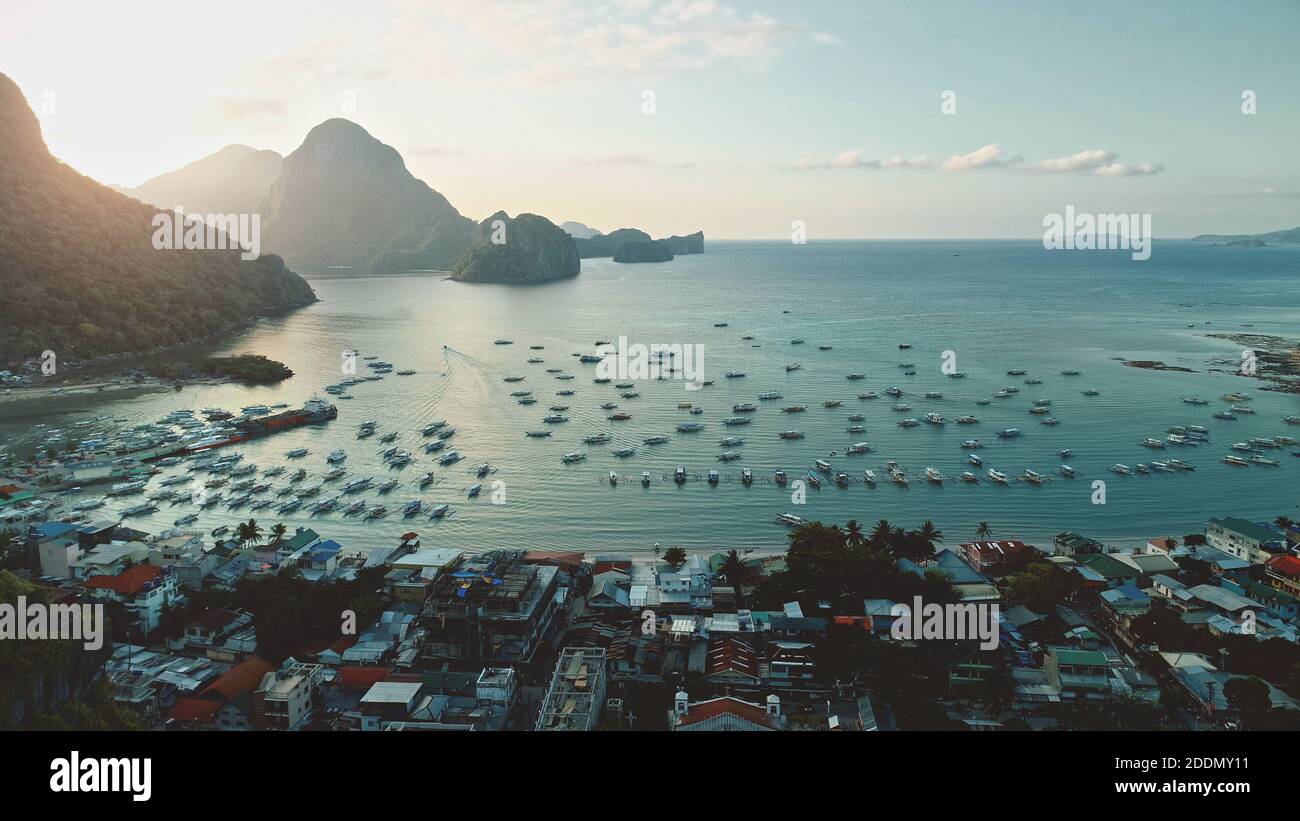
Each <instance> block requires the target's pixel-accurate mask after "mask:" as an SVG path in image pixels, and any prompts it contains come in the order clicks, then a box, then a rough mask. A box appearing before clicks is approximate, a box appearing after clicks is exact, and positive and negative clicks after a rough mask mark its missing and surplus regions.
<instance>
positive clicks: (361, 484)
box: [343, 474, 432, 493]
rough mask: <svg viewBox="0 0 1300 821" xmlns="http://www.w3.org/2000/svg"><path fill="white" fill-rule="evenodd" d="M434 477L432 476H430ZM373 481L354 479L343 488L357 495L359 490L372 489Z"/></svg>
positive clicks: (345, 491)
mask: <svg viewBox="0 0 1300 821" xmlns="http://www.w3.org/2000/svg"><path fill="white" fill-rule="evenodd" d="M430 475H431V476H432V474H430ZM373 481H374V480H372V479H371V478H370V477H369V476H367V477H365V478H364V479H353V480H352V481H350V482H348V483H347V484H345V485H344V486H343V492H344V493H356V492H357V491H358V490H365V489H366V488H368V487H370V485H371V483H372V482H373Z"/></svg>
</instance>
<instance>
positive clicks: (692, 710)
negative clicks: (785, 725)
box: [677, 696, 780, 730]
mask: <svg viewBox="0 0 1300 821" xmlns="http://www.w3.org/2000/svg"><path fill="white" fill-rule="evenodd" d="M721 715H733V716H736V717H737V718H741V719H744V720H745V721H748V722H750V723H752V724H758V725H760V726H763V727H770V728H772V729H773V730H775V729H778V728H779V727H780V725H779V724H777V722H776V720H775V719H774V718H773V717H772V716H770V715H768V712H767V710H764V709H763V708H762V707H759V706H758V705H756V704H750V703H749V702H747V701H741V700H740V699H738V698H732V697H731V696H724V697H723V698H715V699H713V700H711V701H702V702H700V703H699V704H692V705H691V706H690V707H689V708H687V711H686V715H684V716H682V717H681V718H680V719H679V720H678V722H677V723H678V725H686V724H696V723H698V722H701V721H707V720H708V719H710V718H716V717H718V716H721Z"/></svg>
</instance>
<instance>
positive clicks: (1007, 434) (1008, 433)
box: [998, 428, 1021, 439]
mask: <svg viewBox="0 0 1300 821" xmlns="http://www.w3.org/2000/svg"><path fill="white" fill-rule="evenodd" d="M1020 435H1021V433H1020V430H1019V429H1018V428H1006V429H1005V430H1000V431H998V438H999V439H1015V438H1017V437H1019V436H1020Z"/></svg>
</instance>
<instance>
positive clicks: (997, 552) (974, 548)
mask: <svg viewBox="0 0 1300 821" xmlns="http://www.w3.org/2000/svg"><path fill="white" fill-rule="evenodd" d="M1030 550H1031V548H1030V547H1029V545H1027V544H1025V543H1024V542H1021V541H1016V540H1014V539H1012V540H1009V541H999V542H992V541H989V542H967V543H966V544H963V545H961V547H960V551H961V556H962V558H964V559H965V560H966V562H967V564H969V565H970V566H971V567H973V568H975V569H976V570H977V571H978V572H980V573H994V574H1003V573H1007V572H1010V571H1012V570H1015V569H1017V568H1018V567H1020V566H1021V565H1022V564H1023V563H1024V561H1025V559H1026V558H1027V557H1028V556H1029V554H1030Z"/></svg>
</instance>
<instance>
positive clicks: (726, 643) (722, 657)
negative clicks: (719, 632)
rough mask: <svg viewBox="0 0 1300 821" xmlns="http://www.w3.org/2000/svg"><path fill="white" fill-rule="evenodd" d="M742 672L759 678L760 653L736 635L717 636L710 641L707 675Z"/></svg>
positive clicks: (753, 677) (750, 676)
mask: <svg viewBox="0 0 1300 821" xmlns="http://www.w3.org/2000/svg"><path fill="white" fill-rule="evenodd" d="M724 673H740V674H741V675H744V676H748V677H749V678H752V679H757V678H758V654H757V653H755V652H754V648H753V647H751V646H750V645H749V644H748V643H746V642H744V641H741V640H740V639H738V638H736V637H735V636H725V637H717V638H714V639H713V640H712V641H710V642H709V660H708V664H707V666H706V669H705V672H704V674H705V675H706V676H715V675H721V674H724Z"/></svg>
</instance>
